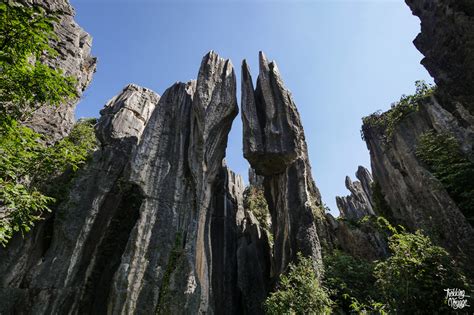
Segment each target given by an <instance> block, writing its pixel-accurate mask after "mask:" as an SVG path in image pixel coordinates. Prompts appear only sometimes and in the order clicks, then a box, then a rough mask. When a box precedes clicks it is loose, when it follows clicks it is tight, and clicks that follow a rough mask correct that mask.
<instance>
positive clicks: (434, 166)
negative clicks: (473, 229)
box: [416, 130, 474, 226]
mask: <svg viewBox="0 0 474 315" xmlns="http://www.w3.org/2000/svg"><path fill="white" fill-rule="evenodd" d="M416 155H417V157H418V158H419V159H420V160H421V161H422V162H423V163H425V164H426V165H427V166H428V169H429V170H430V171H431V172H432V173H433V175H434V176H435V177H436V178H437V179H439V181H440V182H441V183H442V184H443V186H444V188H445V189H446V191H447V192H448V194H449V195H450V196H451V198H453V200H454V201H455V202H456V204H457V205H458V207H459V209H460V210H461V211H462V213H463V214H464V216H465V217H466V218H467V220H468V221H469V223H470V224H471V225H473V226H474V180H473V179H474V163H473V162H471V161H470V160H469V159H468V158H467V157H466V156H465V154H464V153H463V152H462V151H461V148H460V145H459V143H458V141H457V140H456V139H455V138H454V137H453V136H451V135H449V134H447V133H436V132H435V131H433V130H432V131H428V132H425V133H424V134H422V135H421V136H420V139H419V143H418V147H417V150H416Z"/></svg>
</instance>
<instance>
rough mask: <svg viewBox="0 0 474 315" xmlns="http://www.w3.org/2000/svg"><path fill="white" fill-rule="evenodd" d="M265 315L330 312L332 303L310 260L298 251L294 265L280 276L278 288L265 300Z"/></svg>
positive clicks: (291, 264) (290, 265)
mask: <svg viewBox="0 0 474 315" xmlns="http://www.w3.org/2000/svg"><path fill="white" fill-rule="evenodd" d="M264 305H265V309H266V312H267V313H268V314H275V315H276V314H278V315H280V314H318V315H319V314H330V313H331V305H332V302H331V300H330V299H329V296H328V293H327V291H326V289H324V288H323V287H322V286H321V285H320V282H319V279H318V277H317V276H316V272H315V271H314V269H313V262H312V261H311V259H310V258H306V257H304V256H302V255H301V253H298V261H297V263H296V264H294V263H290V264H289V266H288V273H287V274H282V275H281V276H280V281H279V284H278V289H277V290H276V291H275V292H273V293H271V294H270V296H269V297H268V298H267V299H266V300H265V304H264Z"/></svg>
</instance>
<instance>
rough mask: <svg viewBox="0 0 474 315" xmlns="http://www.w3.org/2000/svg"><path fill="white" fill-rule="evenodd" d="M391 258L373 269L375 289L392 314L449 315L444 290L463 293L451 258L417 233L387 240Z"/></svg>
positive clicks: (463, 285) (463, 283)
mask: <svg viewBox="0 0 474 315" xmlns="http://www.w3.org/2000/svg"><path fill="white" fill-rule="evenodd" d="M389 248H390V251H391V252H392V255H391V256H390V257H389V258H388V259H386V260H385V261H381V262H379V263H378V264H377V265H376V266H375V271H374V276H375V278H376V279H377V281H376V287H377V288H379V289H380V292H381V294H382V296H383V301H384V302H385V303H387V304H388V305H389V306H390V309H391V310H392V311H393V312H395V313H400V314H408V313H412V312H413V311H415V310H423V312H424V313H426V314H435V313H443V311H450V310H451V309H450V307H449V306H448V305H447V304H446V299H445V297H446V293H445V292H444V289H446V288H460V289H466V288H467V283H466V280H465V277H464V276H463V274H462V273H461V271H460V270H459V269H458V268H457V267H456V266H455V264H454V262H453V260H452V258H451V257H450V255H449V254H448V252H446V250H444V249H443V248H441V247H439V246H435V245H433V243H432V242H431V240H430V239H429V238H428V237H427V236H425V235H423V234H422V233H421V232H420V231H417V232H415V233H406V232H402V233H396V234H394V235H392V236H391V237H390V238H389Z"/></svg>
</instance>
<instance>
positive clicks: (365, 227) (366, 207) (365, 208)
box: [326, 166, 388, 260]
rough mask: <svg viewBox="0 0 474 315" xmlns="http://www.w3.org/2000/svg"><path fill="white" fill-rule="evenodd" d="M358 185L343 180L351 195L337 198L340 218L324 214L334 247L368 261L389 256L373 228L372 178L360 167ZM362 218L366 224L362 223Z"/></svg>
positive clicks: (378, 233)
mask: <svg viewBox="0 0 474 315" xmlns="http://www.w3.org/2000/svg"><path fill="white" fill-rule="evenodd" d="M356 178H357V179H359V181H355V182H353V181H352V180H351V179H350V178H349V176H347V177H346V182H345V183H346V187H347V189H348V190H349V191H350V192H351V195H349V196H346V197H336V203H337V206H338V208H339V211H340V214H341V215H340V217H339V218H338V219H335V218H334V217H333V216H332V215H331V214H327V215H326V216H327V217H328V221H329V222H330V223H331V224H330V227H331V229H332V234H333V235H335V238H334V244H335V246H336V247H338V248H340V249H342V250H343V251H345V252H347V253H349V254H351V255H352V256H355V257H359V258H362V259H367V260H375V259H380V258H382V257H386V256H387V255H388V246H387V242H386V239H385V238H386V236H385V235H383V234H382V233H380V231H379V230H378V229H377V228H376V226H375V225H374V222H373V220H374V219H375V215H376V214H375V212H374V201H373V192H372V183H373V180H372V174H370V172H369V171H368V170H367V169H366V168H365V167H362V166H359V167H358V169H357V172H356ZM362 218H365V220H361V219H362Z"/></svg>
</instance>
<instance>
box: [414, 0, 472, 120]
mask: <svg viewBox="0 0 474 315" xmlns="http://www.w3.org/2000/svg"><path fill="white" fill-rule="evenodd" d="M405 2H406V3H407V4H408V6H409V7H410V8H411V10H412V12H413V14H414V15H416V16H418V17H419V18H420V21H421V33H420V34H419V35H418V36H417V37H416V39H415V41H414V44H415V46H416V47H417V48H418V50H419V51H420V52H421V53H422V54H423V55H424V56H425V58H424V59H423V60H422V61H421V63H422V64H423V65H424V66H425V68H426V69H427V70H428V71H429V73H430V74H431V76H432V77H433V78H434V79H435V82H436V84H437V85H438V87H439V88H440V92H441V93H442V94H445V96H446V101H447V102H443V104H442V105H443V106H444V107H446V108H448V109H452V108H453V104H455V103H456V102H460V103H462V104H464V106H465V107H466V108H467V109H469V111H470V112H471V113H474V57H473V56H474V48H473V47H474V7H473V5H472V1H469V0H438V1H433V0H405Z"/></svg>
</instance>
